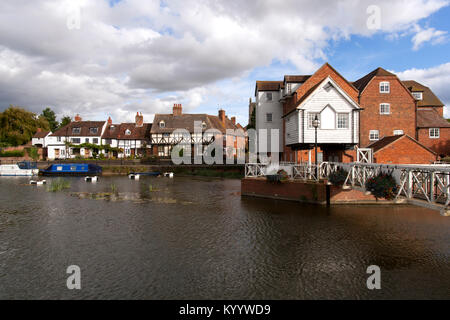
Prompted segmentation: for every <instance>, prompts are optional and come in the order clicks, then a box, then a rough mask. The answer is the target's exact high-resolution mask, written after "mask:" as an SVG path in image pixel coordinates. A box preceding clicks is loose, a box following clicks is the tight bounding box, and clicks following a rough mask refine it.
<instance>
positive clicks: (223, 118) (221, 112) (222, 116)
mask: <svg viewBox="0 0 450 320" xmlns="http://www.w3.org/2000/svg"><path fill="white" fill-rule="evenodd" d="M219 119H220V121H221V122H222V123H223V124H225V110H222V109H220V110H219Z"/></svg>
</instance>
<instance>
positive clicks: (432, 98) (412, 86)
mask: <svg viewBox="0 0 450 320" xmlns="http://www.w3.org/2000/svg"><path fill="white" fill-rule="evenodd" d="M402 82H403V84H404V85H405V86H406V87H407V88H408V90H409V91H411V92H423V94H422V100H417V106H419V107H443V106H444V104H443V103H442V101H441V100H440V99H439V98H438V97H437V96H436V95H435V94H434V93H433V91H431V89H430V88H428V87H426V86H424V85H423V84H420V83H418V82H417V81H414V80H408V81H402Z"/></svg>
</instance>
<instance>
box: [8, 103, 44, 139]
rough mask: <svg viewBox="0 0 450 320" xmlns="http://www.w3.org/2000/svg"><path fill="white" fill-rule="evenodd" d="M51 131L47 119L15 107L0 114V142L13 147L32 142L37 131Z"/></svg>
mask: <svg viewBox="0 0 450 320" xmlns="http://www.w3.org/2000/svg"><path fill="white" fill-rule="evenodd" d="M38 128H41V129H42V130H46V131H48V130H50V125H49V123H48V121H47V119H46V118H45V117H43V116H42V115H41V116H37V115H36V114H34V113H33V112H30V111H27V110H24V109H23V108H20V107H15V106H13V105H11V106H9V108H8V109H6V110H5V111H3V112H1V113H0V142H3V143H7V144H10V145H13V146H19V145H23V144H25V143H27V142H29V141H30V140H31V138H32V137H33V135H34V134H35V133H36V131H37V129H38Z"/></svg>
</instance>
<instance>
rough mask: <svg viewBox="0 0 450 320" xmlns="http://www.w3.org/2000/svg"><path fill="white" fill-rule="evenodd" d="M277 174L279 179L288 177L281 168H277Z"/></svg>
mask: <svg viewBox="0 0 450 320" xmlns="http://www.w3.org/2000/svg"><path fill="white" fill-rule="evenodd" d="M277 175H279V176H280V180H281V181H286V180H288V179H289V175H288V174H287V172H286V171H284V170H283V169H281V170H278V172H277Z"/></svg>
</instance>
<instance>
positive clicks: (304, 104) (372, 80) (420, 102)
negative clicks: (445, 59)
mask: <svg viewBox="0 0 450 320" xmlns="http://www.w3.org/2000/svg"><path fill="white" fill-rule="evenodd" d="M255 97H256V99H255V102H252V100H250V105H249V114H250V115H251V114H252V113H254V114H255V118H256V119H255V120H256V129H257V132H258V138H259V139H258V140H260V141H261V140H262V141H267V145H268V150H269V151H271V152H272V154H273V153H276V154H277V155H276V156H277V157H278V156H279V157H280V160H284V161H290V162H307V161H309V162H311V161H315V159H314V154H315V152H313V151H314V148H315V142H316V137H315V134H316V130H317V143H318V148H317V149H318V150H317V151H318V161H319V162H320V161H339V162H352V161H356V157H357V149H358V148H360V149H367V150H370V151H371V153H372V154H371V156H372V157H373V159H374V161H377V162H383V163H430V162H434V161H436V160H437V159H438V158H439V157H444V156H448V155H450V123H449V122H447V121H446V120H445V119H444V104H443V103H442V102H441V101H440V100H439V98H438V97H437V96H436V95H435V94H434V93H433V92H432V90H431V89H430V88H428V87H426V86H424V85H422V84H420V83H418V82H416V81H412V80H411V81H401V80H400V79H399V78H398V77H397V76H396V75H395V74H393V73H391V72H388V71H386V70H384V69H382V68H378V69H376V70H374V71H372V72H370V73H369V74H367V75H366V76H364V77H362V78H361V79H359V80H357V81H354V82H350V81H348V80H347V79H345V78H344V77H343V76H342V75H340V74H339V73H338V72H337V71H336V70H335V69H334V68H333V67H332V66H331V65H329V64H328V63H326V64H324V65H323V66H322V67H321V68H320V69H319V70H317V71H316V72H315V73H314V74H313V75H286V76H284V79H283V80H282V81H257V82H256V88H255ZM315 119H317V120H319V126H318V127H317V128H316V127H315V126H314V124H315V123H314V120H315ZM260 129H266V130H267V133H266V132H264V131H260ZM272 130H277V131H278V132H280V134H279V141H277V140H275V141H274V140H273V138H272V136H273V132H274V131H272ZM388 151H389V152H388ZM383 153H384V154H383ZM387 154H389V155H387Z"/></svg>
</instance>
